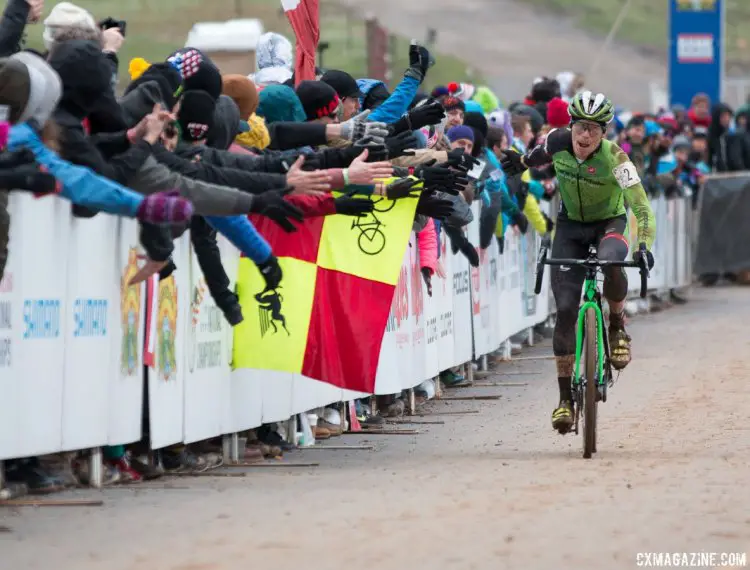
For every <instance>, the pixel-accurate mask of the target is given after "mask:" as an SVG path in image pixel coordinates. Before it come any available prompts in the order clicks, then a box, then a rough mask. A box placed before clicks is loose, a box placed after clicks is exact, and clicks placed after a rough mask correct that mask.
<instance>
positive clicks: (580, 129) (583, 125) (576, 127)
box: [570, 121, 607, 135]
mask: <svg viewBox="0 0 750 570" xmlns="http://www.w3.org/2000/svg"><path fill="white" fill-rule="evenodd" d="M570 128H571V130H572V131H573V132H574V133H576V134H581V133H584V132H587V133H590V134H592V135H598V134H603V133H605V132H606V131H607V127H606V126H605V125H602V124H601V123H594V122H592V121H575V122H574V123H573V124H572V125H571V127H570Z"/></svg>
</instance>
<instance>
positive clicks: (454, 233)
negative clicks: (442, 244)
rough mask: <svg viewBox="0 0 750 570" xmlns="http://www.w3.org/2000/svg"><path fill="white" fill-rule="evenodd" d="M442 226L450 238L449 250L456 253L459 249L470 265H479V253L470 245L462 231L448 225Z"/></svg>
mask: <svg viewBox="0 0 750 570" xmlns="http://www.w3.org/2000/svg"><path fill="white" fill-rule="evenodd" d="M444 228H445V233H446V234H447V235H448V238H450V240H451V250H452V251H453V253H454V254H456V253H458V252H459V251H460V252H461V253H463V254H464V255H465V256H466V259H468V260H469V263H470V264H471V266H472V267H479V254H478V253H477V250H476V249H475V248H474V246H473V245H471V242H469V240H468V239H466V236H465V235H464V233H463V232H462V231H461V230H460V229H458V228H454V227H452V226H449V225H445V226H444Z"/></svg>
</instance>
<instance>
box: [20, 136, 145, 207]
mask: <svg viewBox="0 0 750 570" xmlns="http://www.w3.org/2000/svg"><path fill="white" fill-rule="evenodd" d="M8 148H9V150H18V149H21V148H27V149H29V150H30V151H31V152H33V153H34V157H35V158H36V161H37V162H38V163H39V164H41V165H42V166H44V167H45V168H47V170H48V171H49V173H50V174H51V175H52V176H54V177H55V178H56V179H57V180H58V182H60V184H61V185H62V191H61V192H60V195H61V196H63V197H64V198H67V199H68V200H70V201H71V202H73V203H75V204H79V205H81V206H86V207H87V208H92V209H95V210H99V211H101V212H106V213H108V214H115V215H118V216H127V217H129V218H134V217H135V215H136V212H137V211H138V206H140V204H141V202H143V196H141V195H140V194H138V193H136V192H133V191H132V190H130V189H128V188H125V187H124V186H121V185H120V184H118V183H117V182H114V181H112V180H110V179H109V178H104V177H103V176H99V175H98V174H96V173H95V172H93V171H92V170H89V169H88V168H86V167H83V166H78V165H75V164H71V163H70V162H67V161H65V160H63V159H62V158H60V157H59V156H57V155H56V154H55V153H54V152H53V151H51V150H50V149H48V148H47V147H46V146H44V143H42V141H41V139H40V138H39V135H37V133H36V131H34V129H33V128H32V127H31V126H30V125H28V124H26V123H24V124H21V125H15V126H13V127H12V128H11V129H10V137H9V139H8Z"/></svg>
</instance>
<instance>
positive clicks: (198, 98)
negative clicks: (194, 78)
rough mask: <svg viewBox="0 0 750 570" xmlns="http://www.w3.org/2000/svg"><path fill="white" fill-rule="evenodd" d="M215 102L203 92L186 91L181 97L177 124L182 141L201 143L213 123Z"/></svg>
mask: <svg viewBox="0 0 750 570" xmlns="http://www.w3.org/2000/svg"><path fill="white" fill-rule="evenodd" d="M215 109H216V100H215V99H214V98H213V97H211V95H210V94H209V93H206V92H205V91H196V90H191V91H186V92H185V95H183V97H182V104H181V105H180V112H179V114H178V115H177V122H178V123H179V124H180V129H181V130H182V140H184V141H188V142H194V141H202V140H205V139H206V138H207V137H208V131H209V130H210V129H211V126H212V125H213V122H214V111H215Z"/></svg>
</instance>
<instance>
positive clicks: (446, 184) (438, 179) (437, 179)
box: [414, 165, 469, 196]
mask: <svg viewBox="0 0 750 570" xmlns="http://www.w3.org/2000/svg"><path fill="white" fill-rule="evenodd" d="M414 175H415V176H417V177H418V178H421V179H422V180H424V187H425V190H434V191H442V192H446V193H447V194H453V195H454V196H458V193H459V192H461V190H463V189H464V188H465V187H466V185H467V184H468V183H469V179H468V178H467V177H466V176H465V175H464V174H463V173H461V172H456V171H454V170H451V169H449V168H446V167H444V166H431V165H423V166H419V167H417V168H416V169H415V170H414Z"/></svg>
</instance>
